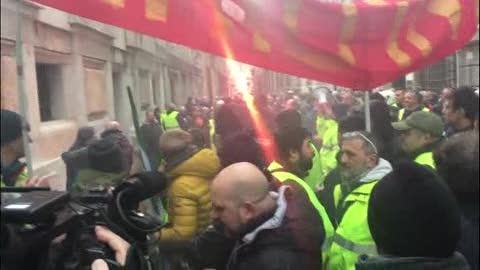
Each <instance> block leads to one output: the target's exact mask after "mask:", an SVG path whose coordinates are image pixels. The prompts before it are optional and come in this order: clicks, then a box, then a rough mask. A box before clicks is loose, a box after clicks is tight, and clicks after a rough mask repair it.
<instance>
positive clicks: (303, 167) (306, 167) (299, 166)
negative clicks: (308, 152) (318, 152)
mask: <svg viewBox="0 0 480 270" xmlns="http://www.w3.org/2000/svg"><path fill="white" fill-rule="evenodd" d="M295 167H296V170H297V171H296V172H294V173H295V174H296V175H297V176H298V177H300V178H304V177H306V176H307V175H308V171H310V170H311V169H312V167H313V161H312V159H310V158H307V157H305V156H303V155H302V156H301V157H300V159H299V160H298V161H297V162H296V166H295Z"/></svg>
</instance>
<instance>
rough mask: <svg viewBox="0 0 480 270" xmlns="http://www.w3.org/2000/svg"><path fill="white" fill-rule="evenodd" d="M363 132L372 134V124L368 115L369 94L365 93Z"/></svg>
mask: <svg viewBox="0 0 480 270" xmlns="http://www.w3.org/2000/svg"><path fill="white" fill-rule="evenodd" d="M365 130H366V131H368V132H372V123H371V115H370V92H369V91H365Z"/></svg>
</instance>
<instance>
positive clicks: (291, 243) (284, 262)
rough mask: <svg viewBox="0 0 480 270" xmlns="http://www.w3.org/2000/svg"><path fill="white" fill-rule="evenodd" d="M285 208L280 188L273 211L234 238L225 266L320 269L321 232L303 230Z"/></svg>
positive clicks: (238, 268) (230, 269)
mask: <svg viewBox="0 0 480 270" xmlns="http://www.w3.org/2000/svg"><path fill="white" fill-rule="evenodd" d="M282 205H283V206H284V207H285V208H283V206H282ZM290 206H291V205H290ZM286 208H287V200H286V199H284V195H283V192H282V191H280V197H279V199H278V202H277V209H276V210H274V211H275V212H272V213H267V214H265V215H263V216H261V217H260V218H259V219H257V220H256V221H254V222H252V224H251V225H252V226H250V228H252V227H253V230H249V233H247V234H244V236H243V238H242V239H241V240H240V241H237V243H236V245H235V247H234V249H233V251H232V252H231V254H230V257H229V260H228V263H227V267H226V269H227V270H252V269H259V270H260V269H262V270H276V269H282V270H289V269H292V270H293V269H304V270H310V269H312V270H313V269H321V265H322V258H321V245H322V243H323V240H324V234H323V233H322V234H312V233H311V231H312V230H302V229H301V227H299V226H298V221H296V220H294V218H292V217H294V216H292V215H289V213H288V211H291V208H290V209H289V210H286ZM282 211H283V213H282ZM312 211H314V210H313V209H312ZM304 228H306V227H304Z"/></svg>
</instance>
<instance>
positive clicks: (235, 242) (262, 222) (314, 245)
mask: <svg viewBox="0 0 480 270" xmlns="http://www.w3.org/2000/svg"><path fill="white" fill-rule="evenodd" d="M211 199H212V218H213V221H214V226H213V227H211V228H210V229H208V230H207V231H206V232H205V233H203V234H200V235H199V236H197V237H196V238H194V239H193V240H192V241H191V242H189V245H188V248H186V249H187V252H186V254H188V255H189V260H190V262H191V263H192V264H194V268H195V269H197V268H198V269H204V268H215V269H226V270H247V269H248V270H250V269H264V270H270V269H272V270H273V269H285V270H289V269H292V270H293V269H306V270H310V269H312V270H313V269H321V251H320V247H321V244H322V242H323V239H312V237H310V235H309V234H308V232H307V231H308V226H306V227H305V228H303V229H299V228H298V227H296V226H291V224H292V223H295V222H294V221H293V220H292V219H291V218H290V216H289V213H288V211H289V210H287V209H288V207H289V206H291V205H290V204H289V201H290V200H291V190H290V187H286V186H281V187H280V188H279V189H278V192H272V191H271V189H270V185H269V183H268V180H267V178H266V176H265V175H264V174H263V173H262V172H261V171H260V170H259V169H258V168H257V167H255V166H254V165H253V164H250V163H246V162H243V163H235V164H233V165H230V166H228V167H226V168H225V169H224V170H222V171H221V172H220V173H219V174H218V175H217V177H216V178H215V179H214V180H213V182H212V186H211ZM312 211H314V210H313V209H312ZM97 237H98V238H99V240H100V241H102V242H105V243H107V244H108V245H109V246H110V247H111V248H112V249H113V250H114V251H115V253H116V255H117V258H116V259H117V261H119V262H121V263H122V264H127V265H128V267H131V261H130V262H129V261H128V259H126V257H127V254H129V253H128V252H127V250H128V246H129V245H128V243H126V242H125V241H124V240H122V239H119V238H118V237H117V236H116V235H113V234H110V233H105V231H104V230H97ZM160 246H164V245H163V244H162V245H160ZM97 263H98V262H97ZM98 269H102V268H98ZM128 269H131V268H128Z"/></svg>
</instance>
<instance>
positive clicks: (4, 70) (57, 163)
mask: <svg viewBox="0 0 480 270" xmlns="http://www.w3.org/2000/svg"><path fill="white" fill-rule="evenodd" d="M18 1H20V9H19V10H20V14H21V27H22V39H23V44H22V47H21V53H22V55H23V75H24V76H23V77H24V85H25V87H24V88H25V92H26V96H27V98H26V108H27V112H26V114H27V115H26V117H27V119H28V121H29V123H30V125H31V137H32V139H33V143H32V144H31V145H30V149H31V153H32V160H33V167H34V171H35V173H36V174H38V175H42V174H46V173H47V172H50V171H55V172H56V173H57V176H56V178H58V180H57V181H55V183H57V184H56V186H55V188H59V189H61V188H63V187H64V181H62V179H65V168H64V165H63V161H62V160H61V158H60V154H61V153H62V152H63V151H65V150H67V149H68V147H69V146H70V145H71V144H72V143H73V141H74V139H75V136H76V132H77V129H78V128H79V127H81V126H92V127H94V128H95V129H96V130H97V131H98V132H100V131H101V130H102V129H103V126H104V124H105V122H106V121H108V120H112V119H115V120H117V121H119V122H120V123H121V125H122V127H123V129H124V132H126V133H127V134H129V135H131V134H132V132H131V127H132V117H131V110H130V105H129V100H128V95H127V90H126V89H127V86H130V87H131V89H132V90H133V96H134V99H135V101H136V104H137V109H138V110H139V115H140V117H141V118H142V120H143V113H141V110H142V109H145V108H153V107H155V106H158V107H160V108H165V105H166V104H168V103H170V102H174V103H176V104H178V105H181V104H184V103H185V102H186V100H187V98H188V97H189V96H208V97H210V98H212V99H213V98H214V97H216V96H225V95H228V94H231V92H232V89H231V86H230V85H229V83H228V82H229V76H230V75H229V73H228V69H227V66H226V63H225V60H224V59H222V58H219V57H214V56H212V55H208V54H205V53H200V52H197V51H193V50H190V49H188V48H185V47H183V46H178V45H174V44H170V43H168V42H165V41H162V40H158V39H155V38H152V37H149V36H146V35H142V34H138V33H134V32H131V31H127V30H124V29H120V28H117V27H113V26H109V25H105V24H102V23H99V22H95V21H91V20H87V19H83V18H80V17H78V16H74V15H71V14H67V13H65V12H62V11H59V10H56V9H52V8H50V7H46V6H42V5H39V4H35V3H32V2H29V1H23V0H2V1H1V108H5V109H11V110H15V111H19V99H18V91H17V90H18V88H17V62H16V61H17V59H18V57H17V54H16V35H17V26H18V25H17V4H18ZM253 69H254V70H255V71H254V73H255V74H256V75H255V81H256V82H257V83H259V84H260V83H261V88H262V90H263V91H265V92H272V91H281V90H282V89H287V88H289V87H290V86H294V87H298V86H302V87H306V86H308V85H313V83H312V82H309V81H307V80H304V79H299V78H295V77H291V76H287V75H282V74H277V73H274V72H270V71H265V70H263V69H259V68H253ZM2 128H3V127H2Z"/></svg>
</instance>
